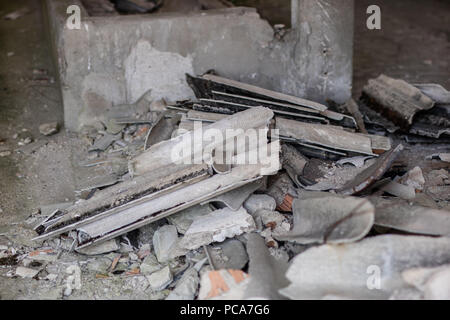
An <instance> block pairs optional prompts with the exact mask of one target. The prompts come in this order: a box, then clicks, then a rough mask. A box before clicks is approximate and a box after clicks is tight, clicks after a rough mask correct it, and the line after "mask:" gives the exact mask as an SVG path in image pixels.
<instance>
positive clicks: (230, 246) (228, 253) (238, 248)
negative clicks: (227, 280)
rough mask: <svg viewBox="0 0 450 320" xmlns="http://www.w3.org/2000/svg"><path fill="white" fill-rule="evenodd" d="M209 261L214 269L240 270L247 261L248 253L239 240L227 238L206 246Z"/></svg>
mask: <svg viewBox="0 0 450 320" xmlns="http://www.w3.org/2000/svg"><path fill="white" fill-rule="evenodd" d="M207 250H208V253H209V255H210V258H211V263H212V265H213V267H214V269H216V270H220V269H235V270H241V269H243V268H244V267H245V265H246V264H247V262H248V255H247V252H246V250H245V247H244V245H243V244H242V242H241V241H239V240H236V239H228V240H225V241H224V242H222V243H218V244H214V245H213V246H210V247H208V249H207Z"/></svg>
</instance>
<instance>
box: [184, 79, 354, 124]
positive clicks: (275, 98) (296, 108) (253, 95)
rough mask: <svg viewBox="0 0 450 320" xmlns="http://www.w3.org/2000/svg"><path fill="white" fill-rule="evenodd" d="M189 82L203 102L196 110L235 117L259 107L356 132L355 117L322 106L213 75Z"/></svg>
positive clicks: (284, 115)
mask: <svg viewBox="0 0 450 320" xmlns="http://www.w3.org/2000/svg"><path fill="white" fill-rule="evenodd" d="M186 81H187V82H188V84H189V85H190V87H191V88H192V90H193V91H194V93H195V96H196V97H197V98H198V99H199V100H200V101H199V102H198V103H197V105H196V106H195V108H199V109H200V110H203V111H205V110H209V111H213V112H221V113H235V112H237V111H242V110H245V109H248V108H253V107H256V106H263V107H267V108H270V109H272V110H273V112H274V113H275V114H277V115H278V116H280V117H289V118H295V119H298V120H300V121H301V120H307V121H311V122H315V123H325V124H329V123H332V124H336V125H343V126H346V127H350V128H356V121H355V119H354V118H353V117H351V116H348V115H346V114H341V113H338V112H334V111H331V110H329V109H328V108H327V107H326V106H325V105H322V104H320V103H317V102H314V101H310V100H306V99H302V98H299V97H295V96H290V95H287V94H283V93H280V92H275V91H271V90H267V89H264V88H260V87H256V86H253V85H250V84H246V83H242V82H238V81H235V80H231V79H226V78H223V77H219V76H216V75H212V74H205V75H203V76H200V77H192V76H190V75H187V76H186Z"/></svg>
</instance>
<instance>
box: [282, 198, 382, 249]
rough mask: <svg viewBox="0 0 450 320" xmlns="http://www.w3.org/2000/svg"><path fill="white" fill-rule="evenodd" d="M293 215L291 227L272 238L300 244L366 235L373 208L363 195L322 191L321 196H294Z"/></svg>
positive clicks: (372, 217) (370, 226) (336, 240)
mask: <svg viewBox="0 0 450 320" xmlns="http://www.w3.org/2000/svg"><path fill="white" fill-rule="evenodd" d="M293 215H294V228H293V230H292V231H291V232H288V233H285V234H279V233H277V234H274V237H275V239H277V240H282V241H294V242H297V243H300V244H310V243H324V242H327V243H336V244H338V243H349V242H354V241H357V240H359V239H362V238H363V237H364V236H365V235H367V233H368V232H369V231H370V229H371V228H372V225H373V223H374V219H375V209H374V206H373V205H372V204H371V203H370V202H369V201H368V200H367V199H363V198H362V199H361V198H356V197H339V196H336V195H329V194H327V193H324V194H323V195H322V196H321V197H320V196H317V197H314V198H307V199H301V198H299V199H296V200H294V202H293Z"/></svg>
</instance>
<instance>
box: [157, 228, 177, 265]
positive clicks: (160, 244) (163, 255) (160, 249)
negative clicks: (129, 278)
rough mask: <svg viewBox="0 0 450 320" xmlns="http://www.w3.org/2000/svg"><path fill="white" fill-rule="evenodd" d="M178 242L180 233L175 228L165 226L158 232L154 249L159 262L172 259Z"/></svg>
mask: <svg viewBox="0 0 450 320" xmlns="http://www.w3.org/2000/svg"><path fill="white" fill-rule="evenodd" d="M177 242H178V232H177V228H176V227H175V226H172V225H165V226H162V227H161V228H159V229H158V230H156V232H155V234H154V235H153V248H154V250H155V254H156V257H157V258H158V261H159V262H166V261H168V260H169V259H170V256H171V252H172V250H174V249H175V247H176V245H177Z"/></svg>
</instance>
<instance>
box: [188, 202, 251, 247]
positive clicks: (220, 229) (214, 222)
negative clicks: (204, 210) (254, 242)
mask: <svg viewBox="0 0 450 320" xmlns="http://www.w3.org/2000/svg"><path fill="white" fill-rule="evenodd" d="M255 229H256V227H255V222H254V220H253V218H252V216H251V215H249V214H248V213H247V211H246V210H245V209H244V208H241V209H239V210H238V211H232V210H230V209H229V208H225V209H220V210H216V211H214V212H212V213H210V214H208V215H205V216H202V217H199V218H197V219H196V220H194V222H193V223H192V225H191V226H190V227H189V229H188V230H187V232H186V234H185V235H184V237H183V238H182V239H181V242H180V245H181V246H182V247H184V248H186V249H190V250H193V249H197V248H199V247H201V246H203V245H207V244H210V243H212V242H222V241H224V240H225V239H226V238H232V237H234V236H237V235H240V234H242V233H245V232H251V231H253V230H255Z"/></svg>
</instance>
